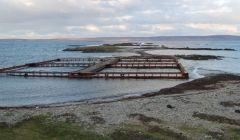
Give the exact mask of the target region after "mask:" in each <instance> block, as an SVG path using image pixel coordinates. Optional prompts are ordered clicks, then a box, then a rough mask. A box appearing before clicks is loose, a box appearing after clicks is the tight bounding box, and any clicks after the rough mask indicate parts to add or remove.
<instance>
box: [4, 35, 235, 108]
mask: <svg viewBox="0 0 240 140" xmlns="http://www.w3.org/2000/svg"><path fill="white" fill-rule="evenodd" d="M119 42H121V43H123V42H138V43H143V42H145V43H146V42H147V43H154V44H158V45H165V46H168V47H193V48H194V47H195V48H201V47H202V48H220V49H221V48H230V49H235V50H236V51H205V50H203V51H199V50H198V51H193V50H151V51H147V52H148V53H150V54H158V55H161V54H163V55H175V54H186V55H189V54H199V55H217V56H223V57H224V58H223V59H222V60H205V61H201V60H199V61H196V60H182V59H180V60H179V61H180V62H181V63H182V64H183V65H184V67H185V68H186V69H187V71H188V72H189V75H190V79H189V80H166V79H155V80H143V79H125V80H120V79H114V80H111V79H108V80H105V79H69V78H38V77H12V76H4V75H1V76H0V107H16V106H36V105H37V106H38V105H58V104H64V103H68V104H69V103H78V102H94V101H108V100H116V99H119V98H123V97H130V96H140V95H142V94H144V93H149V92H156V91H159V90H160V89H163V88H167V87H172V86H175V85H178V84H180V83H184V82H188V81H191V80H194V79H198V78H202V77H205V76H208V75H212V74H223V73H227V74H236V75H240V38H231V37H230V38H223V37H219V38H218V37H184V38H181V37H180V38H179V37H170V38H167V37H163V38H161V37H159V38H158V37H153V38H96V39H79V40H78V39H51V40H25V39H2V40H0V68H4V67H9V66H14V65H19V64H25V63H32V62H38V61H43V60H49V59H56V58H66V57H81V58H88V57H100V58H103V57H113V56H132V55H136V54H134V53H131V52H121V53H120V52H119V53H81V52H64V51H62V50H63V49H65V48H68V47H69V45H79V46H87V45H99V44H105V43H119ZM58 70H59V69H58ZM62 70H63V71H68V70H74V69H62ZM60 71H61V70H60Z"/></svg>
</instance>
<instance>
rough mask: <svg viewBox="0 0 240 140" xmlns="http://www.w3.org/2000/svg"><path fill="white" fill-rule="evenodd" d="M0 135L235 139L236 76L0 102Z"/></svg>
mask: <svg viewBox="0 0 240 140" xmlns="http://www.w3.org/2000/svg"><path fill="white" fill-rule="evenodd" d="M0 122H1V123H0V132H1V133H0V139H4V140H15V139H17V140H32V139H44V140H45V139H49V140H52V139H62V140H64V139H68V140H69V139H81V140H85V139H86V140H167V139H169V140H173V139H176V140H179V139H180V140H181V139H182V140H185V139H211V140H212V139H217V140H219V139H220V140H221V139H222V140H239V139H240V76H235V75H227V74H222V75H215V76H210V77H205V78H201V79H197V80H194V81H190V82H188V83H183V84H180V85H177V86H175V87H172V88H167V89H162V90H160V91H159V92H154V93H147V94H144V95H142V96H140V97H134V98H125V99H122V100H118V101H111V102H99V103H89V102H81V103H74V104H67V105H59V106H33V107H13V108H7V107H2V108H0Z"/></svg>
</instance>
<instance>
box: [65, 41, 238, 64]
mask: <svg viewBox="0 0 240 140" xmlns="http://www.w3.org/2000/svg"><path fill="white" fill-rule="evenodd" d="M69 46H71V47H74V48H66V49H64V50H63V51H79V52H82V53H113V52H132V53H139V52H144V51H148V50H195V51H196V50H199V51H202V50H207V51H236V50H234V49H228V48H225V49H216V48H190V47H185V48H172V47H167V46H165V45H162V46H158V45H155V44H153V43H144V44H141V43H116V44H103V45H98V46H85V47H83V46H80V45H69ZM176 57H177V58H180V59H186V60H211V59H215V60H221V59H223V56H215V55H176Z"/></svg>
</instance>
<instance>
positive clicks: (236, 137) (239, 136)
mask: <svg viewBox="0 0 240 140" xmlns="http://www.w3.org/2000/svg"><path fill="white" fill-rule="evenodd" d="M226 132H227V133H228V135H229V137H230V139H231V140H240V129H236V128H229V129H227V130H226Z"/></svg>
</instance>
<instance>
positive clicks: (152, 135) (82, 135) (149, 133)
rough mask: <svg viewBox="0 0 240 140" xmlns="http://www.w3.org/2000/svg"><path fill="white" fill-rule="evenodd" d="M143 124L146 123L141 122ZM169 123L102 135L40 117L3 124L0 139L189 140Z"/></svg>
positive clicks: (195, 132)
mask: <svg viewBox="0 0 240 140" xmlns="http://www.w3.org/2000/svg"><path fill="white" fill-rule="evenodd" d="M141 121H144V120H141ZM165 126H167V124H164V123H160V124H159V125H149V122H142V124H121V125H119V126H118V127H117V128H116V129H114V130H112V132H111V133H110V134H109V135H106V136H102V135H99V134H96V133H93V132H90V131H87V130H85V129H83V128H82V127H80V126H78V125H75V124H72V123H66V122H60V121H56V120H53V119H51V118H49V117H44V116H38V117H33V118H31V119H28V120H24V121H22V122H21V123H18V124H16V125H13V126H8V125H6V124H4V123H0V140H146V139H148V140H185V139H188V138H187V137H185V136H184V135H182V134H181V133H176V132H174V131H172V130H170V129H168V128H165ZM178 130H180V131H182V132H184V133H187V134H190V137H192V138H198V137H200V136H202V135H203V136H204V135H211V136H212V137H213V138H216V139H225V137H224V135H223V134H219V133H215V132H209V131H208V130H207V129H204V128H201V127H196V128H194V127H190V126H188V125H182V126H180V127H179V128H178ZM224 131H225V134H226V135H227V136H228V138H230V139H233V140H235V139H236V140H237V139H239V138H240V133H239V131H240V130H239V129H234V128H225V130H224Z"/></svg>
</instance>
